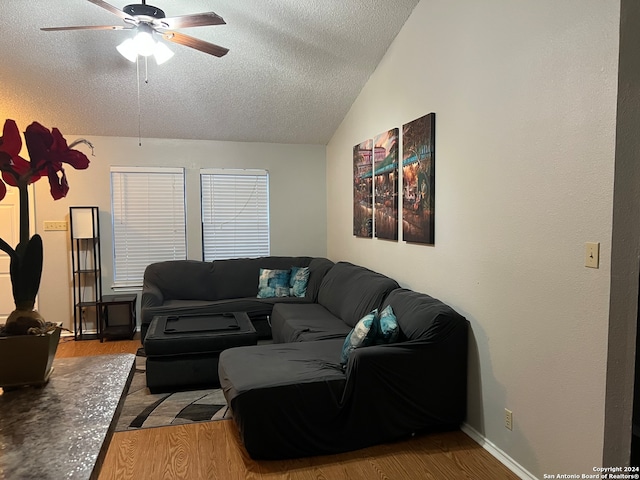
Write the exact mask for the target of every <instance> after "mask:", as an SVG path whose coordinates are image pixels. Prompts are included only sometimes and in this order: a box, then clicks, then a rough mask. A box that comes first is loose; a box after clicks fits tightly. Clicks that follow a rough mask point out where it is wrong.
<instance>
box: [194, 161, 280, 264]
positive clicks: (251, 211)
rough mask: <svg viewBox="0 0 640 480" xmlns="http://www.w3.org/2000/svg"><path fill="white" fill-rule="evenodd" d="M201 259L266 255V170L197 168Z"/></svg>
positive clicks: (267, 187) (267, 191) (267, 178)
mask: <svg viewBox="0 0 640 480" xmlns="http://www.w3.org/2000/svg"><path fill="white" fill-rule="evenodd" d="M200 183H201V193H202V245H203V248H202V251H203V257H204V260H205V261H207V262H209V261H212V260H219V259H227V258H251V257H261V256H266V255H269V251H270V247H269V174H268V172H267V171H266V170H232V169H207V170H201V171H200Z"/></svg>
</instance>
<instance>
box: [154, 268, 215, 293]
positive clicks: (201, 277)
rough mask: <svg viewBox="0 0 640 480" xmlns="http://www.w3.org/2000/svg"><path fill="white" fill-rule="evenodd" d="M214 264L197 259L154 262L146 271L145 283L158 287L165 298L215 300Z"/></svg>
mask: <svg viewBox="0 0 640 480" xmlns="http://www.w3.org/2000/svg"><path fill="white" fill-rule="evenodd" d="M212 270H213V264H212V263H210V262H200V261H197V260H169V261H166V262H158V263H152V264H151V265H149V266H148V267H147V268H146V269H145V271H144V285H145V286H147V285H148V286H151V287H156V288H158V289H160V292H162V296H163V297H164V300H165V301H167V300H213V299H214V298H213V292H212V291H211V272H212Z"/></svg>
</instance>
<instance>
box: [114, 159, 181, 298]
mask: <svg viewBox="0 0 640 480" xmlns="http://www.w3.org/2000/svg"><path fill="white" fill-rule="evenodd" d="M184 194H185V191H184V170H183V169H182V168H135V167H113V168H112V169H111V212H112V218H113V257H114V258H113V276H114V288H118V287H139V286H141V285H142V277H143V274H144V270H145V268H146V267H147V265H149V264H151V263H154V262H161V261H164V260H184V259H186V258H187V246H186V228H185V203H184V202H185V200H184V198H185V196H184Z"/></svg>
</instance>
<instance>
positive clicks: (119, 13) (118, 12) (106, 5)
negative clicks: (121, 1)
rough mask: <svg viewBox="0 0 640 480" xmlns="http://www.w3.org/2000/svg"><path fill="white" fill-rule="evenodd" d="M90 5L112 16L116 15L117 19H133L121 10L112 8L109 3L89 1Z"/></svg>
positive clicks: (97, 0) (95, 0) (96, 0)
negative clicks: (102, 9)
mask: <svg viewBox="0 0 640 480" xmlns="http://www.w3.org/2000/svg"><path fill="white" fill-rule="evenodd" d="M89 1H90V2H91V3H93V4H94V5H97V6H99V7H102V8H104V9H105V10H108V11H110V12H111V13H113V14H114V15H117V16H118V17H120V18H122V19H123V20H124V19H133V17H132V16H130V15H128V14H126V13H124V12H123V11H122V10H120V9H119V8H116V7H114V6H113V5H111V4H110V3H107V2H104V1H103V0H89Z"/></svg>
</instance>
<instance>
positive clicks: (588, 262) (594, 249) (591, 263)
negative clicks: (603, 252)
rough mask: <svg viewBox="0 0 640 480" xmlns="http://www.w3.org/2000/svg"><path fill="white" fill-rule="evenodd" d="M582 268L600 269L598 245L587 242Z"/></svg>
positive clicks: (597, 243)
mask: <svg viewBox="0 0 640 480" xmlns="http://www.w3.org/2000/svg"><path fill="white" fill-rule="evenodd" d="M584 266H585V267H589V268H599V267H600V243H599V242H587V243H586V248H585V255H584Z"/></svg>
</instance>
